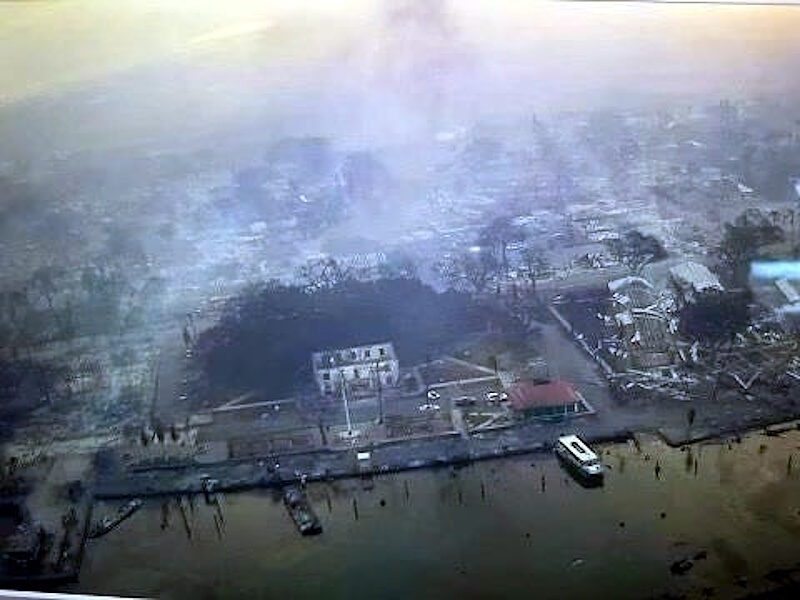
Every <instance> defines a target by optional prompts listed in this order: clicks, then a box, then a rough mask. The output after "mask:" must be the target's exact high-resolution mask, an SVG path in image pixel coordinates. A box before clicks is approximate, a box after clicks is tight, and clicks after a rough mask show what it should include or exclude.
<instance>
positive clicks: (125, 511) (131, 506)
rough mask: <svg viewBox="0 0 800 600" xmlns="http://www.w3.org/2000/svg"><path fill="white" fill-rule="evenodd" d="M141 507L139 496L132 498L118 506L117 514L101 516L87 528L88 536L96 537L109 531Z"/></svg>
mask: <svg viewBox="0 0 800 600" xmlns="http://www.w3.org/2000/svg"><path fill="white" fill-rule="evenodd" d="M141 507H142V501H141V500H140V499H139V498H134V499H133V500H131V501H130V502H127V503H126V504H124V505H122V506H120V508H119V510H118V511H117V514H115V515H113V516H110V517H103V518H102V519H100V520H99V521H97V522H96V523H95V524H94V525H92V528H91V529H90V530H89V537H90V538H98V537H100V536H103V535H105V534H107V533H108V532H109V531H111V530H112V529H114V528H115V527H117V526H118V525H119V524H120V523H122V522H123V521H124V520H125V519H127V518H128V517H130V516H131V515H132V514H133V513H135V512H136V511H137V510H139V509H140V508H141Z"/></svg>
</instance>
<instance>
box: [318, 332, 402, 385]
mask: <svg viewBox="0 0 800 600" xmlns="http://www.w3.org/2000/svg"><path fill="white" fill-rule="evenodd" d="M311 365H312V368H313V371H314V380H315V381H316V383H317V387H318V388H319V391H320V393H322V394H324V395H327V394H335V393H338V392H339V391H340V390H341V388H342V385H347V386H348V389H352V390H356V391H358V390H362V391H364V390H376V389H378V388H380V387H390V386H394V385H396V384H397V382H398V379H399V377H400V363H399V361H398V360H397V355H396V354H395V351H394V346H393V345H392V343H391V342H381V343H375V344H365V345H362V346H351V347H349V348H337V349H334V350H323V351H320V352H314V354H313V355H312V356H311Z"/></svg>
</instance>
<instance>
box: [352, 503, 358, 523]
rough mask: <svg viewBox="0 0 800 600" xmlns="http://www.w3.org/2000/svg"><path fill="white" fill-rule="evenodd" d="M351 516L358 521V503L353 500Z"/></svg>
mask: <svg viewBox="0 0 800 600" xmlns="http://www.w3.org/2000/svg"><path fill="white" fill-rule="evenodd" d="M353 516H354V517H355V518H356V521H358V502H356V499H355V498H353Z"/></svg>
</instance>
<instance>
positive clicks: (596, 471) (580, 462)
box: [555, 435, 604, 485]
mask: <svg viewBox="0 0 800 600" xmlns="http://www.w3.org/2000/svg"><path fill="white" fill-rule="evenodd" d="M555 452H556V455H557V456H558V458H559V459H561V462H562V463H564V464H565V465H566V466H567V468H568V469H569V470H570V471H571V472H572V473H573V474H574V475H576V477H577V478H578V479H579V481H580V482H581V483H586V484H589V485H602V483H603V474H604V473H603V472H604V469H603V465H602V464H601V463H600V459H599V458H598V457H597V454H595V453H594V452H593V451H592V449H591V448H589V446H587V445H586V442H584V441H583V440H581V439H580V438H579V437H578V436H577V435H565V436H563V437H560V438H558V442H557V443H556V449H555Z"/></svg>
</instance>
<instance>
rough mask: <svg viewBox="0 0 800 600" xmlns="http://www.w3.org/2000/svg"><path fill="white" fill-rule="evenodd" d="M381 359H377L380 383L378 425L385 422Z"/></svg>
mask: <svg viewBox="0 0 800 600" xmlns="http://www.w3.org/2000/svg"><path fill="white" fill-rule="evenodd" d="M379 367H380V360H376V361H375V379H376V380H377V381H376V383H377V384H378V425H382V424H383V382H382V381H381V372H380V368H379Z"/></svg>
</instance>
